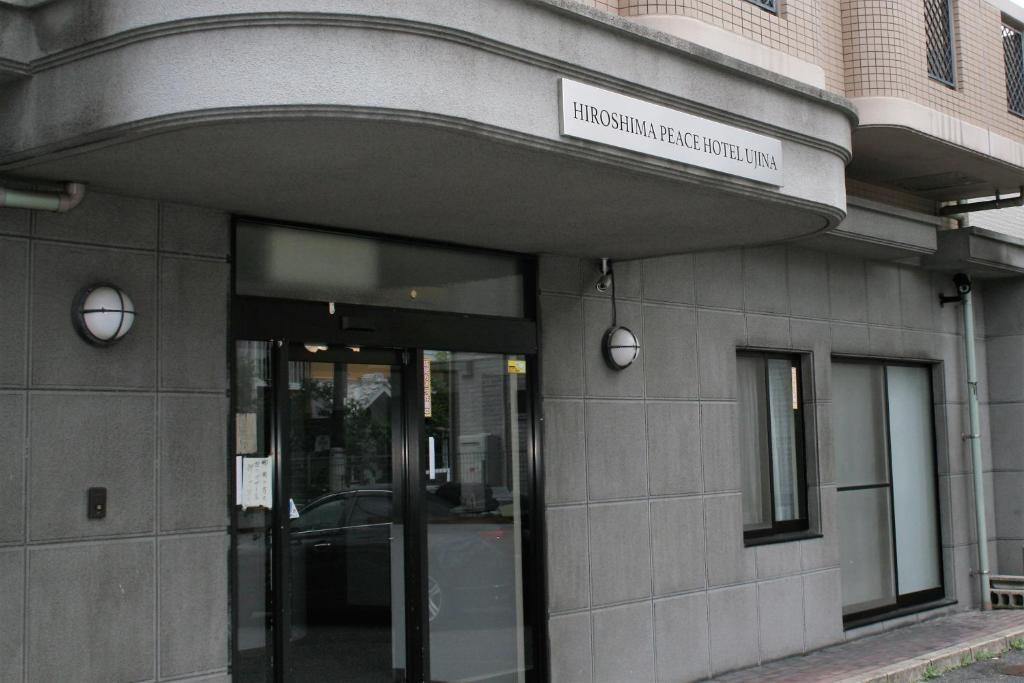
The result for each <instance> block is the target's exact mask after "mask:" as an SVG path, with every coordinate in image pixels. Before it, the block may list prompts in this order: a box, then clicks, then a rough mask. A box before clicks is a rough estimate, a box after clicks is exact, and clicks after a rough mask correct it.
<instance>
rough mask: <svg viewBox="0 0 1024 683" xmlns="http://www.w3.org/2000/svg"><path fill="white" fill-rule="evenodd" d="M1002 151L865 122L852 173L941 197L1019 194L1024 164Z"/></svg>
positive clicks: (859, 130)
mask: <svg viewBox="0 0 1024 683" xmlns="http://www.w3.org/2000/svg"><path fill="white" fill-rule="evenodd" d="M1005 142H1006V143H1007V145H1004V146H1003V147H1007V148H1008V147H1011V145H1010V144H1009V143H1010V141H1008V140H1006V141H1005ZM1000 149H1002V148H997V147H992V149H991V150H990V151H989V152H988V153H982V152H980V151H975V150H973V149H971V148H968V147H966V146H964V145H960V144H954V143H953V142H949V141H946V140H943V139H940V138H937V137H933V136H931V135H928V134H926V133H924V132H921V131H919V130H915V129H913V128H908V127H904V126H898V125H893V126H887V125H868V126H861V127H859V128H857V129H856V130H854V133H853V161H852V162H851V163H850V166H849V167H848V172H849V175H850V177H851V178H856V179H858V180H864V181H866V182H871V183H873V184H880V185H890V186H893V187H896V188H899V189H902V190H905V191H908V192H912V193H914V194H916V195H918V196H921V197H927V198H928V199H934V200H936V201H955V200H958V199H969V198H975V197H992V196H994V195H995V194H996V193H997V192H998V193H1001V194H1004V195H1007V194H1016V193H1017V192H1019V191H1020V188H1021V186H1024V166H1020V165H1018V164H1016V163H1011V162H1010V161H1007V160H1004V159H1001V158H999V157H998V156H996V154H998V153H999V150H1000ZM1010 151H1013V150H1012V149H1011V150H1010Z"/></svg>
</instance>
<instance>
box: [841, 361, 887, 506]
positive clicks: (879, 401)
mask: <svg viewBox="0 0 1024 683" xmlns="http://www.w3.org/2000/svg"><path fill="white" fill-rule="evenodd" d="M832 400H833V412H834V423H835V439H834V443H835V455H836V475H837V483H838V484H839V486H862V485H865V484H882V483H886V482H888V481H889V474H888V467H887V466H886V462H885V379H884V370H883V368H882V366H880V365H867V364H863V363H833V364H832Z"/></svg>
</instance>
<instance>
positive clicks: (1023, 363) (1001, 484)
mask: <svg viewBox="0 0 1024 683" xmlns="http://www.w3.org/2000/svg"><path fill="white" fill-rule="evenodd" d="M993 213H995V212H993ZM985 304H986V306H985V313H984V318H985V331H986V333H987V335H988V336H987V341H986V345H987V347H988V352H989V368H988V377H987V379H988V384H989V385H990V387H991V388H990V389H989V393H990V397H991V401H992V404H991V406H990V408H989V410H990V411H991V413H992V427H991V436H992V439H991V448H990V450H991V463H992V469H993V480H994V483H995V493H996V500H995V512H996V528H995V533H996V537H997V539H998V540H997V542H996V549H997V554H996V558H997V560H998V562H997V563H996V568H997V569H998V570H999V572H1001V573H1004V574H1016V575H1020V574H1024V565H1022V554H1024V497H1022V495H1021V492H1022V491H1024V281H1022V280H1021V279H1019V278H1018V279H1014V280H1006V281H996V282H992V283H989V284H986V285H985ZM985 379H986V378H985V377H984V376H982V377H981V380H982V381H983V382H984V381H985ZM988 450H989V449H986V453H987V452H988Z"/></svg>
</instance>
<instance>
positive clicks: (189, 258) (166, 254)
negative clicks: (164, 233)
mask: <svg viewBox="0 0 1024 683" xmlns="http://www.w3.org/2000/svg"><path fill="white" fill-rule="evenodd" d="M157 254H158V255H159V256H160V258H161V259H166V260H168V261H186V262H189V263H212V264H215V265H223V266H228V265H231V259H230V258H228V257H226V256H224V257H221V256H203V255H201V254H199V255H191V254H183V253H180V252H173V251H164V250H162V249H161V250H157Z"/></svg>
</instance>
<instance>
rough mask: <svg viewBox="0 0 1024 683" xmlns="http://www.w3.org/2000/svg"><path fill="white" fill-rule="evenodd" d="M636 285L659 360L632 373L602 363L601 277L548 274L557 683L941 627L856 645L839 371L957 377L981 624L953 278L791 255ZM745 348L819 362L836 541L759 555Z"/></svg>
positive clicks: (962, 498) (951, 500) (724, 263)
mask: <svg viewBox="0 0 1024 683" xmlns="http://www.w3.org/2000/svg"><path fill="white" fill-rule="evenodd" d="M616 274H617V278H618V297H619V300H620V303H619V321H620V324H624V325H626V326H628V327H629V328H631V329H633V330H634V331H636V332H637V333H638V335H639V337H640V339H641V343H642V345H643V350H642V351H641V356H640V359H639V361H638V362H637V363H636V364H635V365H634V366H633V367H631V368H630V369H628V370H625V371H623V372H620V373H613V372H612V371H610V370H608V369H607V368H606V367H605V365H604V363H603V361H602V358H601V353H600V339H601V335H602V333H603V331H604V330H605V329H606V328H607V326H608V325H609V324H610V320H611V308H610V302H609V301H608V299H607V297H606V296H602V295H599V294H598V293H597V292H596V291H595V290H594V288H593V282H594V280H595V279H596V275H597V272H596V270H595V265H594V264H593V263H591V262H589V261H580V260H578V259H575V258H567V257H559V256H551V257H543V258H542V259H541V264H540V287H541V297H540V298H541V319H540V324H541V331H542V337H541V339H542V341H541V363H542V369H541V372H542V394H543V401H544V404H543V416H544V425H543V433H544V463H545V478H546V479H545V487H546V492H545V497H546V503H547V533H548V537H547V548H548V557H547V562H548V565H547V570H548V595H549V602H548V609H549V612H550V615H551V616H550V620H549V625H550V640H551V655H552V680H553V681H555V682H565V681H573V682H578V681H587V682H589V681H595V682H599V683H603V682H608V683H615V682H621V681H626V680H628V681H646V680H654V679H655V676H657V677H658V680H695V679H700V678H703V677H705V676H707V675H709V674H715V673H721V672H723V671H728V670H730V669H735V668H738V667H742V666H746V665H751V664H756V663H758V662H763V661H767V660H770V659H774V658H779V657H782V656H785V655H788V654H793V653H799V652H804V651H807V650H811V649H814V648H819V647H822V646H825V645H828V644H830V643H834V642H838V641H840V640H843V639H844V638H846V637H855V636H858V635H861V634H865V633H868V632H875V631H878V630H882V629H885V628H889V627H891V626H893V625H895V624H897V623H905V622H906V621H908V620H909V621H913V620H916V619H920V618H923V616H929V614H925V615H923V616H912V617H909V618H904V619H902V620H894V621H890V622H885V623H882V624H876V625H873V626H870V627H866V628H864V629H860V630H859V631H856V632H848V633H846V634H844V631H843V627H842V619H841V596H840V586H841V583H840V568H839V554H838V545H837V538H836V534H837V532H836V520H835V506H836V502H835V500H836V490H835V485H834V476H833V473H834V471H835V468H834V463H833V461H832V459H833V456H832V443H831V424H832V416H831V388H830V376H831V364H830V357H831V355H832V354H849V355H863V356H877V357H884V358H894V359H899V358H913V359H918V360H931V361H937V362H939V363H940V365H937V366H936V376H937V380H938V381H937V382H936V394H937V395H936V402H937V405H936V415H937V425H936V433H937V444H938V452H939V472H940V499H941V501H940V502H941V507H942V509H943V515H942V519H941V524H942V532H943V546H944V547H943V559H944V569H945V582H946V587H947V592H948V594H949V595H950V596H956V597H957V598H958V599H959V600H960V602H959V606H958V607H959V608H966V607H968V606H969V605H971V604H974V602H975V601H976V596H974V595H973V593H972V588H971V587H972V585H973V582H972V579H971V576H970V568H971V567H973V566H975V564H974V557H975V556H976V553H975V548H976V546H975V545H974V528H973V503H972V502H971V488H970V487H971V480H970V476H969V474H968V463H969V459H968V458H967V452H966V450H965V449H964V448H963V442H962V440H961V438H960V435H961V433H962V431H963V427H962V420H961V414H962V412H963V400H964V391H963V381H962V360H961V359H962V351H961V338H960V336H959V335H958V330H959V329H960V318H959V313H958V307H950V306H947V307H945V308H940V307H939V306H938V303H937V297H936V294H937V292H938V291H939V290H940V289H945V290H948V289H949V287H950V285H948V284H947V279H946V277H945V276H939V275H933V274H931V273H928V272H926V271H922V270H917V269H913V268H908V267H899V266H896V265H891V264H884V263H877V262H870V261H864V260H859V259H853V258H849V257H843V256H838V255H835V254H826V253H823V252H815V251H809V250H804V249H798V248H787V247H768V248H760V249H751V250H744V251H739V250H733V251H724V252H708V253H701V254H697V255H685V256H676V257H666V258H659V259H649V260H644V261H634V262H622V263H619V264H617V266H616ZM978 298H979V300H980V299H981V297H980V296H979V297H978ZM982 341H983V340H982ZM738 346H753V347H763V348H770V349H782V350H787V349H793V350H798V351H802V352H808V353H810V354H811V359H812V363H813V372H812V391H811V392H810V393H809V394H808V395H807V396H806V398H807V400H808V407H809V410H808V413H809V415H810V418H811V420H812V425H813V431H814V433H815V435H816V439H815V441H816V448H815V449H814V450H815V451H816V453H817V455H816V457H814V458H812V462H811V463H809V478H810V479H811V489H812V491H811V496H810V499H811V505H810V508H811V510H812V525H814V526H815V527H817V528H819V529H820V530H821V531H822V532H823V534H824V537H823V538H819V539H811V540H802V541H797V542H791V543H783V544H776V545H766V546H760V547H752V548H745V547H744V545H743V533H742V516H741V514H742V512H741V510H742V508H741V494H740V486H741V479H740V477H741V472H740V466H739V457H738V454H737V452H736V449H735V439H736V424H735V420H736V380H735V377H736V374H735V373H736V364H735V355H736V348H737V347H738ZM979 349H980V356H981V358H980V360H981V364H982V365H981V367H982V368H984V367H986V366H985V353H984V350H985V345H984V343H982V344H980V345H979ZM982 392H983V400H984V401H986V402H987V396H986V395H985V387H984V386H983V387H982ZM983 417H986V418H987V405H986V406H985V407H984V410H983ZM984 426H986V429H987V419H986V422H985V425H984ZM818 500H820V507H819V506H818V505H817V501H818ZM990 507H991V506H990ZM990 514H994V512H993V511H992V510H990ZM991 528H992V529H994V527H991ZM992 538H993V539H994V531H993V534H992ZM992 547H993V548H994V542H993V546H992ZM934 614H935V612H931V613H930V615H932V616H933V615H934Z"/></svg>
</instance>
